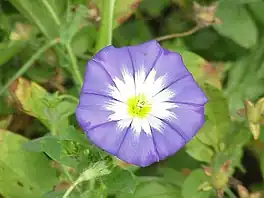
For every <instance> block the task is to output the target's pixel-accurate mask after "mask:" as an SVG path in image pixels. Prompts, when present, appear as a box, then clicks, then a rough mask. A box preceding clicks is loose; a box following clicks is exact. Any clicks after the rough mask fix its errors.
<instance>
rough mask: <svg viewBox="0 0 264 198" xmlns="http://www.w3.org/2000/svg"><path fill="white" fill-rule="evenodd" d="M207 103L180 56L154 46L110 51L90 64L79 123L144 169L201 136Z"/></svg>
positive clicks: (92, 137)
mask: <svg viewBox="0 0 264 198" xmlns="http://www.w3.org/2000/svg"><path fill="white" fill-rule="evenodd" d="M206 102H207V98H206V96H205V95H204V93H203V91H202V90H201V89H200V88H199V86H198V85H197V84H196V82H195V81H194V79H193V77H192V75H191V73H190V72H189V71H188V70H187V69H186V67H185V66H184V64H183V61H182V58H181V56H180V55H179V54H177V53H174V52H170V51H168V50H165V49H163V48H161V47H160V45H159V44H158V43H157V42H156V41H149V42H146V43H143V44H140V45H137V46H128V47H121V48H115V47H113V46H108V47H105V48H104V49H102V50H101V51H99V52H98V53H97V54H96V55H95V56H94V57H93V58H92V59H91V60H90V61H89V62H88V64H87V68H86V72H85V80H84V83H83V87H82V90H81V94H80V102H79V105H78V107H77V109H76V117H77V121H78V123H79V125H80V127H81V128H82V129H83V130H84V132H85V133H86V135H87V137H88V138H89V139H90V141H92V142H93V143H94V144H95V145H97V146H98V147H100V148H102V149H103V150H105V151H106V152H108V153H110V154H112V155H115V156H117V157H118V158H119V159H121V160H123V161H125V162H127V163H130V164H134V165H138V166H142V167H144V166H148V165H150V164H152V163H154V162H157V161H160V160H163V159H165V158H166V157H168V156H170V155H172V154H174V153H175V152H176V151H178V150H179V149H180V148H181V147H182V146H184V145H185V144H186V143H187V142H188V141H189V140H190V139H191V138H192V137H193V136H194V135H195V134H196V133H197V131H198V130H199V129H200V128H201V127H202V125H203V124H204V105H205V104H206Z"/></svg>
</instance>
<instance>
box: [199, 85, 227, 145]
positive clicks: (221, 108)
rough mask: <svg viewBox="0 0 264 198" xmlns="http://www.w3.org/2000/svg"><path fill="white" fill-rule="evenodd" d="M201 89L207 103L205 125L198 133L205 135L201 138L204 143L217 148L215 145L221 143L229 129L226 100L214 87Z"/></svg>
mask: <svg viewBox="0 0 264 198" xmlns="http://www.w3.org/2000/svg"><path fill="white" fill-rule="evenodd" d="M203 88H204V89H203V90H204V92H205V94H206V96H207V98H208V103H207V104H206V105H205V115H206V116H207V121H206V122H207V123H206V124H205V125H204V126H203V127H202V129H201V131H200V132H201V133H205V135H204V136H203V137H204V138H207V140H206V141H211V144H210V145H212V146H214V145H215V146H218V145H216V144H220V143H221V141H222V140H223V138H224V137H225V135H226V133H227V132H228V130H229V127H230V117H229V109H228V103H227V99H226V97H225V96H224V94H223V92H222V91H221V90H220V89H217V88H216V87H213V86H211V85H209V84H205V85H204V86H203ZM200 132H199V133H200ZM198 138H199V137H198Z"/></svg>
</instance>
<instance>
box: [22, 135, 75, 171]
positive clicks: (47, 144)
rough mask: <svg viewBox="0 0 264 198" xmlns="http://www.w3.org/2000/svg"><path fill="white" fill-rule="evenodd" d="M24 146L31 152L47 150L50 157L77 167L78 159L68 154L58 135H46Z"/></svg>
mask: <svg viewBox="0 0 264 198" xmlns="http://www.w3.org/2000/svg"><path fill="white" fill-rule="evenodd" d="M23 146H24V148H25V149H26V150H28V151H31V152H45V153H46V154H47V155H48V156H49V157H50V158H52V159H53V160H55V161H57V162H59V163H61V164H64V165H67V166H70V167H74V168H76V167H77V161H76V160H75V159H73V158H72V157H71V156H70V155H69V154H67V152H66V150H65V149H64V147H63V145H62V143H61V142H60V140H59V138H58V137H57V136H44V137H42V138H38V139H35V140H31V141H29V142H27V143H26V144H24V145H23Z"/></svg>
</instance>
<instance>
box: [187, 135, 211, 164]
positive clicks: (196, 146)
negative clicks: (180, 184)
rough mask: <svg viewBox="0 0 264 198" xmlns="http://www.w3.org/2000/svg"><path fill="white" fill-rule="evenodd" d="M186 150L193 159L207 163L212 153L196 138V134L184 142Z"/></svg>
mask: <svg viewBox="0 0 264 198" xmlns="http://www.w3.org/2000/svg"><path fill="white" fill-rule="evenodd" d="M186 152H187V153H188V154H189V155H190V156H191V157H193V158H194V159H196V160H198V161H202V162H207V163H210V162H211V159H212V157H213V155H214V152H213V150H212V149H211V148H210V147H208V146H207V145H205V144H203V143H202V142H201V141H200V140H198V138H197V137H196V136H195V137H194V138H193V139H192V140H191V141H190V142H188V143H187V144H186Z"/></svg>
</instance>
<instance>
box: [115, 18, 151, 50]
mask: <svg viewBox="0 0 264 198" xmlns="http://www.w3.org/2000/svg"><path fill="white" fill-rule="evenodd" d="M139 29H140V31H138V30H139ZM151 38H152V33H151V31H150V30H149V28H148V26H147V24H146V23H145V22H144V21H132V22H129V23H126V24H124V25H122V26H120V27H119V28H117V29H115V30H114V35H113V40H114V41H115V43H117V45H119V46H125V45H135V44H138V43H141V42H144V41H147V40H150V39H151Z"/></svg>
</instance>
